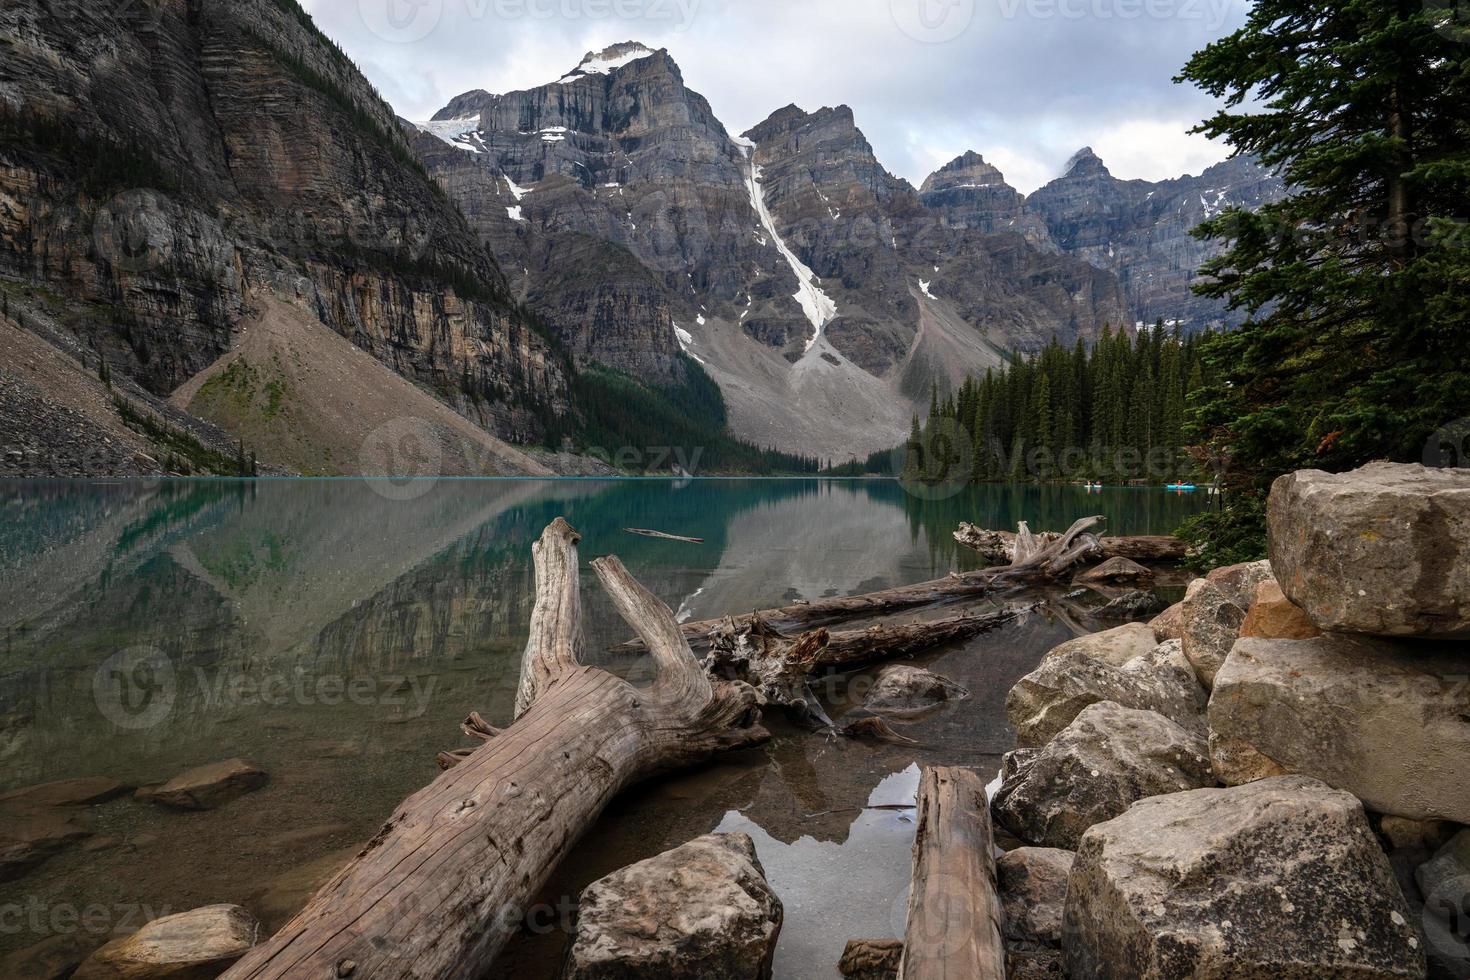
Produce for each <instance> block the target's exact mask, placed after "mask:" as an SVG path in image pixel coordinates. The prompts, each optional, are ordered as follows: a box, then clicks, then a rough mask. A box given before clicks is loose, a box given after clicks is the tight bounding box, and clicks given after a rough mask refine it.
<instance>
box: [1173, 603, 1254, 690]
mask: <svg viewBox="0 0 1470 980" xmlns="http://www.w3.org/2000/svg"><path fill="white" fill-rule="evenodd" d="M1183 607H1184V608H1183V611H1182V616H1183V630H1182V633H1183V636H1182V639H1181V642H1182V643H1183V645H1184V656H1185V657H1187V658H1189V662H1190V664H1191V665H1192V666H1193V667H1194V672H1195V675H1196V676H1197V677H1198V678H1199V682H1200V683H1201V684H1203V685H1204V686H1205V690H1207V691H1208V690H1210V689H1211V688H1212V687H1214V686H1215V675H1216V674H1217V673H1219V671H1220V667H1221V665H1223V664H1224V663H1225V658H1226V657H1228V656H1229V655H1230V648H1231V647H1232V646H1234V645H1235V640H1236V638H1237V637H1238V636H1239V635H1240V625H1241V624H1242V623H1243V622H1245V615H1246V613H1245V608H1244V607H1243V606H1240V605H1237V604H1236V603H1235V602H1234V601H1232V600H1231V599H1230V597H1229V596H1227V595H1226V594H1225V592H1224V591H1223V590H1221V589H1220V588H1219V587H1218V586H1217V585H1215V584H1214V583H1213V582H1210V581H1208V580H1206V579H1196V580H1195V581H1194V582H1193V583H1192V584H1191V585H1190V586H1189V594H1188V595H1186V596H1185V597H1184V602H1183Z"/></svg>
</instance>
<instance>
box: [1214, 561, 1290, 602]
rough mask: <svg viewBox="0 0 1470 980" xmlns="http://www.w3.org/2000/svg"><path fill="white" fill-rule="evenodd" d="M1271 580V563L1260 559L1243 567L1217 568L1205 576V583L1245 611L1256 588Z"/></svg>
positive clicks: (1272, 576) (1253, 596)
mask: <svg viewBox="0 0 1470 980" xmlns="http://www.w3.org/2000/svg"><path fill="white" fill-rule="evenodd" d="M1273 578H1275V575H1274V574H1273V573H1272V571H1271V563H1270V562H1269V561H1266V560H1265V559H1262V560H1261V561H1250V562H1246V563H1245V564H1243V565H1227V566H1225V567H1224V568H1217V569H1215V570H1214V571H1212V572H1210V573H1209V574H1208V575H1206V576H1205V581H1206V582H1209V583H1210V584H1211V585H1213V586H1214V587H1215V588H1217V589H1219V590H1220V591H1221V592H1222V593H1224V595H1225V598H1227V599H1229V600H1230V601H1231V602H1233V603H1235V604H1236V605H1237V606H1240V607H1241V608H1242V609H1245V608H1247V607H1249V606H1250V604H1251V600H1252V599H1253V598H1255V595H1256V587H1257V586H1258V585H1260V584H1261V583H1262V582H1267V581H1270V580H1271V579H1273Z"/></svg>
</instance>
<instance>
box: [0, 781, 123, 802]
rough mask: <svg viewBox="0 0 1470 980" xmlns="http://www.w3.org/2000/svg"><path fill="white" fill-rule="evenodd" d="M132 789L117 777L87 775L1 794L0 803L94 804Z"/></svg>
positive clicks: (113, 798) (111, 798) (115, 797)
mask: <svg viewBox="0 0 1470 980" xmlns="http://www.w3.org/2000/svg"><path fill="white" fill-rule="evenodd" d="M130 792H132V787H131V786H126V785H124V784H122V783H120V782H118V781H117V780H116V779H109V778H108V777H106V776H85V777H82V778H80V779H61V780H57V781H56V782H54V783H41V784H40V785H38V786H24V787H21V788H20V789H13V790H10V791H9V792H7V793H4V794H0V806H5V805H6V804H12V805H18V806H25V807H40V806H94V805H96V804H98V803H106V802H107V801H108V800H115V799H117V798H118V797H119V796H126V795H127V794H128V793H130Z"/></svg>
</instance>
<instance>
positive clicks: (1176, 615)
mask: <svg viewBox="0 0 1470 980" xmlns="http://www.w3.org/2000/svg"><path fill="white" fill-rule="evenodd" d="M1148 625H1149V626H1150V627H1152V628H1153V631H1154V636H1156V637H1158V640H1159V642H1160V643H1163V642H1164V641H1165V640H1182V639H1184V603H1182V602H1176V603H1174V605H1172V606H1170V607H1169V608H1168V609H1165V610H1164V611H1163V612H1161V613H1159V614H1158V615H1157V616H1155V617H1154V618H1153V619H1152V620H1150V622H1149V624H1148Z"/></svg>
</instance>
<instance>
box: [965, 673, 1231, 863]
mask: <svg viewBox="0 0 1470 980" xmlns="http://www.w3.org/2000/svg"><path fill="white" fill-rule="evenodd" d="M1212 785H1214V779H1213V777H1212V776H1211V775H1210V754H1209V745H1208V743H1207V742H1206V741H1205V738H1204V736H1203V735H1202V734H1200V733H1199V732H1188V731H1185V730H1184V729H1183V728H1180V727H1179V726H1178V725H1176V724H1175V723H1174V722H1172V721H1170V720H1169V719H1167V718H1165V717H1164V716H1163V715H1161V714H1159V713H1157V712H1155V711H1136V710H1133V709H1130V708H1123V707H1119V706H1118V705H1116V704H1113V703H1111V702H1106V701H1105V702H1102V703H1100V704H1094V705H1089V706H1088V707H1087V708H1086V709H1084V710H1083V711H1082V713H1081V714H1079V715H1078V716H1077V719H1076V720H1075V721H1073V722H1072V724H1070V725H1068V726H1067V727H1066V728H1065V729H1064V730H1063V731H1062V732H1061V733H1060V734H1058V735H1057V737H1056V738H1054V739H1052V740H1051V741H1050V742H1049V743H1047V745H1046V747H1045V748H1043V749H1042V750H1041V751H1040V752H1039V753H1038V754H1037V756H1036V758H1035V759H1033V760H1032V761H1031V762H1030V763H1029V764H1028V765H1027V766H1026V767H1025V768H1024V769H1023V770H1022V771H1021V772H1020V773H1018V774H1017V775H1016V776H1015V777H1013V778H1011V779H1009V780H1007V781H1006V782H1005V783H1003V784H1002V785H1001V788H1000V792H999V793H997V794H996V796H995V801H994V803H993V805H992V809H993V810H994V813H995V817H996V820H997V821H998V822H999V823H1000V824H1002V825H1003V826H1004V827H1005V828H1006V829H1008V830H1010V831H1011V833H1013V834H1015V835H1016V836H1017V837H1019V838H1021V839H1022V840H1024V841H1028V842H1030V843H1032V844H1039V845H1043V846H1046V847H1056V848H1065V849H1068V850H1075V849H1076V847H1077V845H1078V844H1079V843H1080V842H1081V840H1082V835H1083V834H1084V833H1085V832H1086V831H1087V828H1089V827H1091V826H1092V825H1093V824H1097V823H1102V822H1103V821H1105V820H1111V819H1112V818H1113V817H1116V816H1117V815H1118V814H1120V813H1122V812H1124V811H1125V810H1127V809H1128V807H1129V806H1131V805H1132V804H1134V803H1135V802H1137V801H1138V800H1142V799H1146V798H1147V797H1150V796H1158V795H1160V794H1163V793H1179V792H1183V791H1185V790H1191V789H1200V788H1202V787H1205V786H1212Z"/></svg>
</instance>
